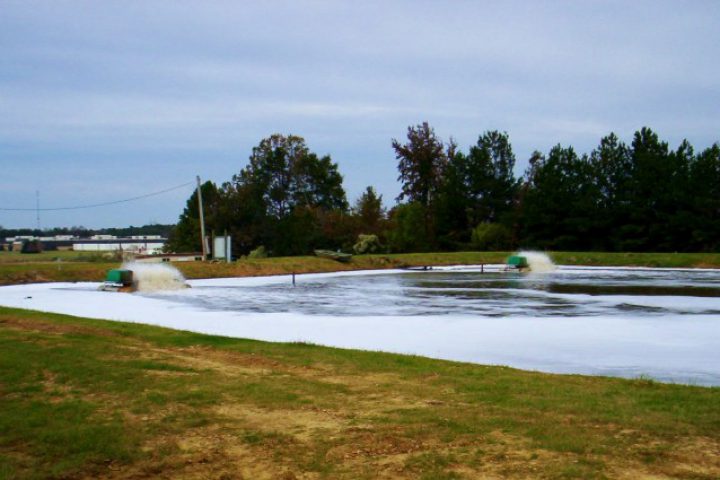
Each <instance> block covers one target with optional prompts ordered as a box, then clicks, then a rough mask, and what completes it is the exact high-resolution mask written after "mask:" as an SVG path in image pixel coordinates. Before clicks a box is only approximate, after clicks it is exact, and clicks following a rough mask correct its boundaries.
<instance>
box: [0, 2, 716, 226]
mask: <svg viewBox="0 0 720 480" xmlns="http://www.w3.org/2000/svg"><path fill="white" fill-rule="evenodd" d="M718 20H720V4H718V3H716V2H700V1H696V2H645V1H643V2H574V1H566V2H529V1H528V2H503V3H502V4H500V5H498V2H465V1H458V2H428V1H420V2H411V1H394V2H379V1H378V2H330V1H313V2H291V1H276V2H260V1H258V2H177V1H172V2H171V1H162V2H161V1H143V2H119V1H117V2H114V1H108V2H101V3H98V2H90V1H87V2H80V1H67V2H61V1H47V2H32V1H8V0H6V1H5V2H3V3H2V5H0V111H1V112H2V115H1V116H0V162H2V164H3V165H2V166H3V176H4V177H5V179H4V180H3V181H1V183H2V184H3V188H2V190H1V191H0V202H2V204H4V205H13V206H15V205H17V206H26V205H28V204H30V205H32V204H33V203H34V192H35V190H36V189H41V190H42V191H43V192H44V194H43V197H44V198H46V199H47V200H48V201H53V202H56V203H62V204H71V203H82V202H81V201H82V200H87V202H88V203H93V202H95V201H97V200H98V198H99V197H105V196H107V195H110V194H113V195H114V194H117V195H120V196H122V195H121V194H123V193H124V192H129V196H133V195H135V194H138V193H140V194H141V193H145V192H146V191H153V190H157V189H158V187H159V188H163V187H166V186H169V185H173V184H177V183H182V182H183V181H186V180H187V179H192V178H193V177H194V175H195V174H196V173H200V174H201V175H203V177H206V178H210V179H212V180H215V181H218V182H222V181H226V180H228V179H229V178H230V176H231V175H232V174H233V173H236V172H237V171H239V170H240V168H242V166H243V165H244V164H245V162H246V159H247V156H248V155H249V153H250V150H251V148H252V146H253V145H255V144H257V142H258V141H259V140H260V139H261V138H263V137H264V136H267V135H269V134H270V133H273V132H276V131H279V132H286V133H288V132H292V133H296V134H300V135H303V136H305V137H306V139H307V141H308V143H309V145H310V147H311V148H312V149H313V150H316V151H318V152H319V153H323V154H324V153H330V154H331V155H332V156H333V158H334V160H336V161H338V162H339V164H340V169H341V171H342V172H343V173H344V174H345V177H346V188H347V189H348V191H349V193H350V196H351V197H355V196H356V195H358V194H359V193H360V191H361V190H362V189H363V188H364V187H365V186H366V185H370V184H372V185H376V186H377V187H378V188H379V190H380V191H381V192H382V193H384V195H385V199H386V201H390V200H392V199H393V198H394V197H395V195H397V193H398V190H399V188H398V185H397V183H396V182H395V178H396V176H397V173H396V169H395V159H394V156H393V152H392V151H391V149H390V139H391V138H393V137H395V138H400V137H402V136H403V135H404V133H405V128H406V127H407V125H410V124H415V123H418V122H421V121H424V120H428V121H430V122H431V124H432V125H433V126H435V128H436V131H437V133H438V134H439V135H440V136H441V137H443V138H444V139H448V138H449V137H450V136H451V135H452V136H453V137H455V138H456V139H457V140H458V141H459V143H460V145H461V147H463V148H467V147H468V146H469V145H470V144H472V143H474V141H475V140H476V138H477V135H478V134H480V133H481V132H482V131H484V130H486V129H501V130H506V131H508V132H509V134H510V136H511V140H512V141H513V145H514V147H515V150H516V153H517V155H518V158H519V160H520V165H519V169H520V170H522V168H524V163H523V161H524V159H526V158H527V157H528V155H529V154H530V152H531V151H532V150H534V149H541V150H546V149H547V148H549V147H550V146H552V145H553V144H555V143H558V142H561V143H564V144H572V145H574V146H575V147H576V148H577V149H578V150H580V151H589V150H591V149H592V148H593V147H594V146H595V144H596V143H597V142H598V140H599V139H600V137H601V136H602V135H604V134H606V133H609V132H610V131H616V132H618V133H619V134H620V135H621V137H624V138H626V139H629V135H631V133H632V132H633V131H634V130H635V129H637V128H639V127H641V126H643V125H649V126H651V127H653V128H655V129H656V130H658V132H659V133H660V135H661V136H662V137H663V138H665V139H668V140H670V141H671V142H673V143H675V144H676V143H678V142H679V141H680V140H681V139H682V138H688V139H689V140H690V141H691V142H692V143H693V144H694V145H695V146H696V148H704V147H706V146H708V145H710V144H711V143H713V142H714V141H717V140H718V139H719V138H718V134H717V132H718V131H719V128H718V127H720V119H719V118H718V115H717V112H716V107H715V106H716V105H717V104H718V103H720V102H719V101H720V67H719V66H718V64H717V62H716V61H715V59H716V58H717V57H718V53H719V52H718V49H719V47H718V45H720V33H719V31H718V29H717V28H716V26H717V23H718ZM50 175H51V176H52V182H48V177H49V176H50ZM78 179H80V180H78ZM102 179H105V181H104V182H103V181H102ZM76 181H80V183H81V184H82V185H84V188H78V187H77V184H76V183H74V182H76ZM114 182H117V183H118V184H121V185H123V187H122V188H119V190H117V191H114V190H110V189H109V188H108V185H107V184H108V183H114ZM5 186H7V187H5ZM23 192H24V193H23ZM183 204H184V201H183V198H182V195H180V197H177V196H176V197H172V196H169V197H168V198H167V199H158V200H156V201H154V202H153V203H151V204H149V205H147V204H146V205H143V206H137V207H136V206H133V205H128V206H127V207H125V208H123V209H122V210H120V211H113V212H109V211H104V210H103V211H95V212H88V213H83V214H82V215H80V214H79V215H78V216H76V217H74V218H72V219H69V218H58V219H57V221H58V222H61V223H85V224H87V225H108V224H109V223H108V222H111V223H117V224H128V223H134V224H138V223H143V222H145V221H148V220H149V218H147V217H148V216H149V215H148V214H147V213H146V212H148V211H151V212H152V216H153V217H154V219H155V220H158V221H173V220H174V219H175V218H176V216H177V215H178V214H179V213H180V211H181V210H182V207H183ZM32 223H33V218H32V217H31V218H27V216H25V217H23V216H22V215H5V214H0V224H1V225H5V226H12V225H21V224H29V225H31V224H32Z"/></svg>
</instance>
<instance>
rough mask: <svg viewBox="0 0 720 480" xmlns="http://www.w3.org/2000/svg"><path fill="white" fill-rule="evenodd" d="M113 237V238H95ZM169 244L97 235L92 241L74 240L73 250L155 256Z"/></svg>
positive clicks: (158, 239)
mask: <svg viewBox="0 0 720 480" xmlns="http://www.w3.org/2000/svg"><path fill="white" fill-rule="evenodd" d="M94 237H111V238H103V239H99V238H94ZM165 242H167V239H166V238H162V237H159V236H158V237H157V238H152V239H150V238H148V239H138V238H117V237H115V236H112V235H95V236H93V237H91V238H90V239H80V240H74V241H73V244H72V249H73V250H75V251H77V252H116V251H123V252H132V253H137V254H141V255H142V254H147V255H155V254H158V253H161V252H162V250H163V247H164V246H165Z"/></svg>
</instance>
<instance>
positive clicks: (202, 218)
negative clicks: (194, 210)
mask: <svg viewBox="0 0 720 480" xmlns="http://www.w3.org/2000/svg"><path fill="white" fill-rule="evenodd" d="M197 194H198V208H199V211H200V243H201V245H202V255H203V262H204V261H205V260H207V245H206V242H205V215H204V214H203V201H202V189H201V188H200V175H198V176H197Z"/></svg>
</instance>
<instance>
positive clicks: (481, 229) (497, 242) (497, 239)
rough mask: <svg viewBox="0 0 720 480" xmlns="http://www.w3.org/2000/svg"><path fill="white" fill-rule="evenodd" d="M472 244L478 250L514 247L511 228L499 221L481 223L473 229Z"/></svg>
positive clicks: (498, 249)
mask: <svg viewBox="0 0 720 480" xmlns="http://www.w3.org/2000/svg"><path fill="white" fill-rule="evenodd" d="M471 241H472V246H473V248H475V249H477V250H489V251H501V250H509V249H511V248H512V236H511V234H510V230H509V229H508V228H507V227H505V226H504V225H500V224H499V223H481V224H479V225H478V226H477V227H475V228H474V229H473V231H472V237H471Z"/></svg>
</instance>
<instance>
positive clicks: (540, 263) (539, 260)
mask: <svg viewBox="0 0 720 480" xmlns="http://www.w3.org/2000/svg"><path fill="white" fill-rule="evenodd" d="M517 255H519V256H521V257H525V258H527V261H528V265H530V271H531V272H532V273H548V272H554V271H555V270H557V266H556V265H555V264H554V263H553V261H552V260H551V259H550V257H548V256H547V255H545V254H544V253H541V252H532V251H524V250H523V251H520V252H518V253H517Z"/></svg>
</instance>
